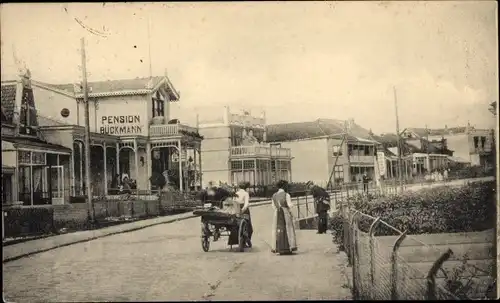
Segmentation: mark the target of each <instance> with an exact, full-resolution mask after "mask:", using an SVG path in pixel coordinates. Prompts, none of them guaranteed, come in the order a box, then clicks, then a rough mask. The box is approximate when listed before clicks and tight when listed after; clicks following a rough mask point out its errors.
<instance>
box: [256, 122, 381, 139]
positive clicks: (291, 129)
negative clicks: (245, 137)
mask: <svg viewBox="0 0 500 303" xmlns="http://www.w3.org/2000/svg"><path fill="white" fill-rule="evenodd" d="M345 122H346V121H344V120H334V119H317V120H315V121H308V122H293V123H281V124H271V125H268V126H267V135H266V136H267V138H266V141H267V142H283V141H294V140H304V139H313V138H320V137H329V138H338V139H340V138H342V135H343V132H344V123H345ZM348 140H349V141H367V142H372V139H371V138H370V131H369V130H366V129H364V128H363V127H361V126H359V125H357V124H355V123H352V124H351V128H350V130H349V136H348Z"/></svg>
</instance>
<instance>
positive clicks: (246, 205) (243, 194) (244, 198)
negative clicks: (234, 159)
mask: <svg viewBox="0 0 500 303" xmlns="http://www.w3.org/2000/svg"><path fill="white" fill-rule="evenodd" d="M238 187H239V189H238V191H237V192H236V196H237V197H238V198H237V201H238V203H240V209H241V214H242V215H243V216H244V217H245V219H247V220H248V242H247V246H248V247H252V241H251V240H252V234H253V226H252V217H251V215H250V194H249V193H248V188H250V183H248V182H242V183H240V184H239V185H238Z"/></svg>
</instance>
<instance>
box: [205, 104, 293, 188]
mask: <svg viewBox="0 0 500 303" xmlns="http://www.w3.org/2000/svg"><path fill="white" fill-rule="evenodd" d="M205 114H206V113H205ZM207 116H208V115H203V116H201V117H200V118H199V119H198V127H199V130H200V134H201V135H203V138H204V139H203V145H202V149H201V151H202V163H203V179H204V181H205V183H204V184H203V186H204V187H205V186H207V185H208V184H209V182H210V181H212V182H218V181H220V182H223V183H231V184H237V183H239V182H249V183H250V185H252V186H254V185H256V186H258V185H271V184H273V183H275V182H276V181H277V180H279V179H283V180H287V181H291V178H292V167H291V163H290V162H291V159H292V156H291V153H290V149H287V148H280V147H278V146H276V145H270V144H269V142H267V141H266V118H265V113H261V114H260V115H255V114H252V113H251V112H249V111H243V112H241V113H238V112H235V111H234V110H233V111H231V109H230V108H229V107H228V106H226V107H224V109H223V110H221V111H220V114H216V115H214V116H212V117H207Z"/></svg>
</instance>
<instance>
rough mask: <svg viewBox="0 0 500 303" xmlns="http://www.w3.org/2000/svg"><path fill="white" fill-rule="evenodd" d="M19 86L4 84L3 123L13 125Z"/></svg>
mask: <svg viewBox="0 0 500 303" xmlns="http://www.w3.org/2000/svg"><path fill="white" fill-rule="evenodd" d="M16 90H17V84H16V83H15V82H14V84H11V83H10V82H9V83H8V84H4V83H2V95H1V98H2V100H1V101H2V123H7V124H12V123H13V122H12V119H13V117H14V108H15V106H16Z"/></svg>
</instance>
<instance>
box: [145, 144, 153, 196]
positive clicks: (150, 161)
mask: <svg viewBox="0 0 500 303" xmlns="http://www.w3.org/2000/svg"><path fill="white" fill-rule="evenodd" d="M146 154H147V157H146V162H147V164H146V165H147V173H148V182H147V184H148V185H147V190H151V182H150V181H149V178H150V177H151V170H152V166H153V159H152V157H153V156H152V155H151V143H149V142H148V143H147V144H146Z"/></svg>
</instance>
